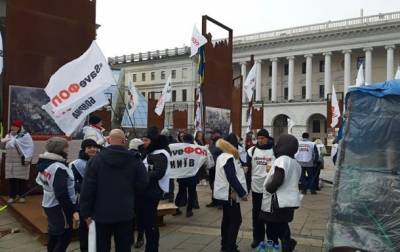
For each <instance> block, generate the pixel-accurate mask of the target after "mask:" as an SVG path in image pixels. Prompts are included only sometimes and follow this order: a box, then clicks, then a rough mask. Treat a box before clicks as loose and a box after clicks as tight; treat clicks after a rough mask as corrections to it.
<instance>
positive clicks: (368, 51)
mask: <svg viewBox="0 0 400 252" xmlns="http://www.w3.org/2000/svg"><path fill="white" fill-rule="evenodd" d="M372 50H373V48H372V47H368V48H364V52H365V84H366V85H369V84H371V83H372Z"/></svg>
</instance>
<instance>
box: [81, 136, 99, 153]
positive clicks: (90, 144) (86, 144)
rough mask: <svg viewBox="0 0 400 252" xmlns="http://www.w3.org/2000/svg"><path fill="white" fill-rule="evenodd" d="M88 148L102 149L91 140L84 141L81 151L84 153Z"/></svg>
mask: <svg viewBox="0 0 400 252" xmlns="http://www.w3.org/2000/svg"><path fill="white" fill-rule="evenodd" d="M86 147H96V148H100V146H99V145H98V144H97V143H96V141H94V140H93V139H90V138H88V139H85V140H83V141H82V143H81V149H82V150H83V151H84V150H85V149H86Z"/></svg>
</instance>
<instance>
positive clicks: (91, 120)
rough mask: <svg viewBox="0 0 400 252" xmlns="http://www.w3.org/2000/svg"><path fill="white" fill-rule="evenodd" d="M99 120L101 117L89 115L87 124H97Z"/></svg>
mask: <svg viewBox="0 0 400 252" xmlns="http://www.w3.org/2000/svg"><path fill="white" fill-rule="evenodd" d="M99 122H101V118H100V117H98V116H96V115H90V117H89V124H98V123H99Z"/></svg>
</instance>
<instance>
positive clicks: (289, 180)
mask: <svg viewBox="0 0 400 252" xmlns="http://www.w3.org/2000/svg"><path fill="white" fill-rule="evenodd" d="M298 146H299V143H298V141H297V139H296V138H295V137H294V136H292V135H281V136H280V137H279V140H278V142H277V144H276V146H275V150H274V152H275V157H276V160H275V161H274V163H273V166H272V168H271V170H270V171H269V172H268V175H267V178H266V179H265V183H264V192H263V200H262V209H261V214H260V219H261V220H263V221H265V223H266V224H267V237H268V240H272V241H273V242H274V247H276V248H277V247H279V240H280V241H281V245H282V251H284V252H291V251H293V250H294V248H295V246H296V244H297V242H296V241H295V240H294V239H292V238H291V237H290V228H289V222H291V221H292V220H293V216H294V210H295V209H297V208H298V207H299V206H300V203H301V199H302V197H303V196H302V195H301V194H300V191H299V187H298V183H299V179H300V175H301V166H300V165H299V164H298V162H297V161H296V159H295V158H294V155H295V153H296V152H297V149H298ZM278 251H279V250H278Z"/></svg>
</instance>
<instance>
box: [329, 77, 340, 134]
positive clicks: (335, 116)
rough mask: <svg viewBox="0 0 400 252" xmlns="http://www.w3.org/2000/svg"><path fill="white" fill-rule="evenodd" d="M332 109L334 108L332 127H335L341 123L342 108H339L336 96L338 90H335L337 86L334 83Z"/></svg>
mask: <svg viewBox="0 0 400 252" xmlns="http://www.w3.org/2000/svg"><path fill="white" fill-rule="evenodd" d="M331 110H332V123H331V128H335V127H336V126H337V124H338V123H339V118H340V109H339V103H338V100H337V98H336V91H335V86H334V85H332V100H331Z"/></svg>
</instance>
